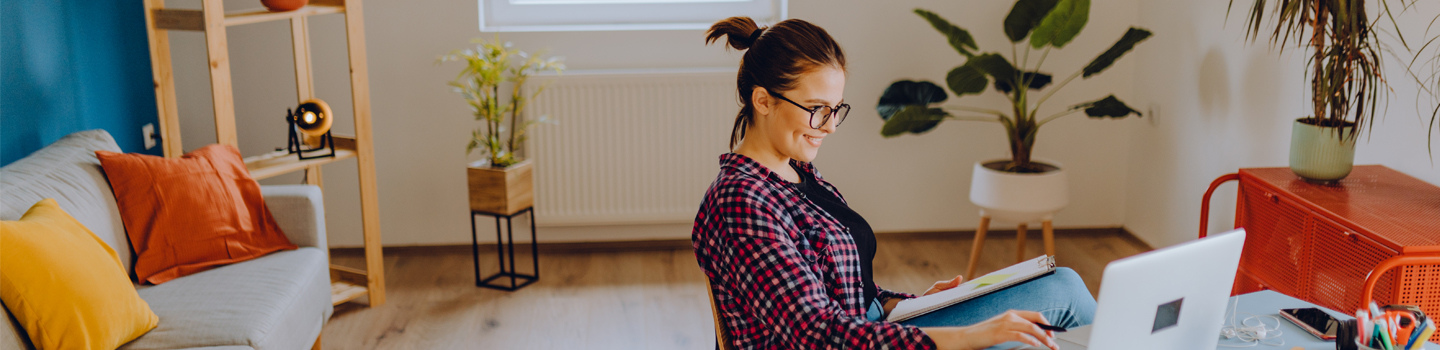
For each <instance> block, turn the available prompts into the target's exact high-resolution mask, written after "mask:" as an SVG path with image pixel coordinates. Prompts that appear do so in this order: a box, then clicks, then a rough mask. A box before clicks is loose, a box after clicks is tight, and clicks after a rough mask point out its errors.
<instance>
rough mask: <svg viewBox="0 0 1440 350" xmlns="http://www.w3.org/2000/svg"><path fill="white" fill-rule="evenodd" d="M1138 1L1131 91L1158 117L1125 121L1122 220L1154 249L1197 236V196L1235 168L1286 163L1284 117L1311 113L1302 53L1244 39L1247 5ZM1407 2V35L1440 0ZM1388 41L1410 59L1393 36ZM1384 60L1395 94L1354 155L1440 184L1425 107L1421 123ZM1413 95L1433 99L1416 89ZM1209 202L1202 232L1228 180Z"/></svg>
mask: <svg viewBox="0 0 1440 350" xmlns="http://www.w3.org/2000/svg"><path fill="white" fill-rule="evenodd" d="M1240 2H1243V3H1249V1H1240ZM1139 5H1140V6H1139V9H1140V14H1139V16H1140V17H1139V23H1141V24H1142V25H1144V26H1147V27H1149V28H1151V29H1153V30H1154V31H1155V32H1156V33H1157V35H1156V37H1155V39H1152V40H1151V42H1150V43H1149V44H1150V45H1152V46H1151V47H1149V48H1148V50H1144V51H1141V52H1140V55H1139V56H1138V57H1136V58H1139V60H1137V61H1138V62H1139V64H1138V67H1139V70H1138V71H1137V72H1136V74H1135V87H1136V89H1135V92H1136V98H1135V99H1136V100H1140V101H1148V102H1149V103H1150V104H1151V106H1153V107H1154V108H1155V117H1154V118H1150V119H1148V120H1147V122H1145V123H1140V124H1134V125H1133V126H1134V128H1132V129H1131V133H1130V135H1129V136H1130V141H1129V144H1128V146H1127V148H1129V149H1130V150H1131V151H1130V156H1129V158H1128V161H1127V165H1128V169H1129V171H1128V173H1129V174H1130V175H1129V176H1128V179H1129V181H1128V182H1127V183H1126V185H1125V191H1126V193H1127V196H1126V198H1125V205H1126V209H1125V213H1124V217H1125V227H1126V228H1128V229H1129V230H1130V231H1132V232H1135V233H1136V234H1137V235H1138V236H1139V237H1140V238H1141V239H1143V240H1145V241H1146V242H1148V243H1150V244H1151V245H1153V246H1157V247H1159V246H1167V245H1171V244H1175V243H1179V242H1183V241H1185V240H1188V239H1192V238H1194V237H1195V235H1196V233H1197V232H1198V231H1197V230H1198V228H1199V213H1200V199H1201V197H1202V195H1203V194H1204V192H1205V188H1206V187H1207V186H1208V185H1209V183H1210V181H1211V180H1213V179H1215V178H1216V177H1218V176H1220V175H1223V174H1227V173H1233V172H1235V170H1236V169H1237V168H1241V167H1272V166H1285V165H1286V164H1288V161H1289V158H1288V157H1289V142H1290V127H1291V123H1292V121H1293V120H1294V119H1296V118H1299V117H1302V116H1305V115H1308V114H1309V112H1308V111H1309V105H1308V103H1307V99H1308V96H1307V95H1306V93H1305V91H1306V85H1307V83H1306V82H1307V80H1306V79H1305V78H1304V76H1303V75H1302V74H1303V72H1302V70H1303V69H1304V67H1305V62H1304V61H1303V57H1301V56H1303V54H1301V53H1300V51H1292V50H1287V51H1286V54H1285V55H1283V56H1282V55H1279V54H1278V53H1276V52H1273V51H1271V50H1270V49H1269V48H1268V47H1267V46H1266V45H1264V44H1260V45H1250V44H1247V43H1246V42H1245V41H1244V40H1243V36H1244V28H1243V27H1242V26H1241V25H1240V23H1239V22H1240V21H1242V20H1243V19H1244V16H1245V14H1244V13H1242V12H1237V13H1233V14H1231V16H1232V17H1231V18H1230V23H1229V24H1228V25H1227V24H1226V23H1225V6H1224V5H1225V4H1224V2H1205V1H1187V0H1149V1H1142V2H1140V3H1139ZM1415 11H1416V13H1414V14H1408V15H1405V16H1401V17H1400V18H1401V20H1402V26H1401V29H1402V30H1404V31H1406V32H1405V33H1406V34H1410V35H1412V36H1409V37H1407V38H1418V37H1419V35H1418V34H1419V33H1422V32H1423V31H1424V29H1425V25H1426V24H1427V21H1428V20H1429V19H1430V18H1431V17H1433V16H1434V14H1436V13H1440V4H1436V3H1433V2H1425V3H1423V4H1421V6H1419V7H1418V8H1417V9H1415ZM1417 14H1418V16H1417ZM1389 32H1393V30H1392V31H1389ZM1412 33H1413V34H1412ZM1387 35H1388V34H1387ZM1410 40H1416V39H1410ZM1390 44H1391V45H1393V48H1394V49H1396V50H1397V51H1396V54H1399V55H1400V56H1402V57H1406V58H1408V57H1409V54H1408V53H1405V52H1404V49H1403V47H1401V46H1400V45H1399V44H1398V42H1391V43H1390ZM1412 45H1413V43H1412ZM1432 52H1433V51H1432ZM1385 59H1386V60H1388V62H1387V65H1386V71H1385V72H1386V74H1388V75H1389V79H1390V81H1391V82H1392V87H1393V88H1394V93H1393V94H1392V95H1391V96H1392V99H1391V101H1390V103H1389V105H1388V109H1386V110H1385V111H1383V112H1382V113H1381V114H1383V116H1382V117H1381V119H1380V121H1379V122H1378V123H1377V124H1376V127H1375V128H1374V129H1373V131H1372V132H1371V133H1370V134H1369V135H1368V137H1362V139H1361V140H1360V143H1359V148H1358V150H1357V151H1356V155H1355V162H1356V164H1382V165H1385V166H1388V167H1391V168H1394V169H1396V170H1399V171H1401V172H1404V173H1407V174H1410V175H1411V176H1415V177H1418V178H1420V179H1422V180H1425V181H1428V182H1430V183H1434V184H1440V168H1436V167H1435V165H1434V163H1433V162H1432V161H1431V158H1429V157H1428V156H1427V152H1426V150H1425V147H1426V143H1425V142H1426V135H1425V129H1426V125H1425V124H1426V122H1428V120H1429V119H1428V112H1427V114H1426V116H1425V119H1424V120H1423V121H1422V120H1421V119H1420V117H1419V116H1418V115H1417V113H1416V107H1415V106H1416V99H1415V97H1416V92H1417V85H1415V84H1414V83H1412V82H1411V81H1408V80H1407V79H1408V78H1405V77H1404V73H1403V71H1402V70H1399V68H1401V67H1402V64H1403V60H1400V59H1395V58H1394V56H1389V55H1387V57H1385ZM1137 61H1132V62H1131V63H1132V64H1134V63H1135V62H1137ZM1420 102H1421V103H1422V104H1431V103H1433V102H1431V101H1430V100H1429V99H1428V98H1424V97H1422V99H1421V100H1420ZM1431 105H1432V106H1433V104H1431ZM1213 202H1214V204H1213V206H1212V207H1211V213H1212V220H1211V224H1210V227H1211V231H1212V232H1217V231H1220V230H1222V229H1225V228H1229V227H1231V225H1232V224H1233V222H1234V211H1235V205H1234V204H1235V185H1234V183H1231V184H1227V185H1225V186H1222V187H1221V188H1220V190H1219V191H1217V195H1216V196H1215V198H1214V199H1213Z"/></svg>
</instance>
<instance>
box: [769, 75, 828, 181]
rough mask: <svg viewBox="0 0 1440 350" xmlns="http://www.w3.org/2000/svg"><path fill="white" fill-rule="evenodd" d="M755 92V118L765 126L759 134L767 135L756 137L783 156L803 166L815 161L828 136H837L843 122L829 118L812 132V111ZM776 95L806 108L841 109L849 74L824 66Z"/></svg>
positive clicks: (818, 118)
mask: <svg viewBox="0 0 1440 350" xmlns="http://www.w3.org/2000/svg"><path fill="white" fill-rule="evenodd" d="M755 90H756V96H754V97H752V98H754V99H756V100H757V101H756V102H757V103H755V104H754V106H755V107H756V111H755V112H756V113H755V114H756V117H757V119H758V120H757V122H758V123H759V124H762V126H763V127H762V128H761V130H757V131H761V132H762V133H763V135H752V136H760V137H764V138H766V140H767V141H769V142H768V143H769V144H771V145H773V146H774V147H775V150H776V151H777V152H779V153H780V155H782V156H785V157H788V158H791V159H795V160H798V161H802V162H810V161H814V160H815V155H816V154H817V153H819V152H820V144H821V143H822V142H823V140H824V139H825V136H828V135H830V134H831V133H833V132H835V127H836V123H838V122H839V118H837V117H832V118H829V119H830V120H829V121H827V122H826V123H825V124H824V125H820V128H819V129H816V128H812V127H810V111H809V110H806V109H801V108H800V107H797V106H795V105H794V104H791V103H790V102H786V101H785V100H781V99H779V98H775V97H772V96H763V95H765V94H764V92H762V90H763V89H755ZM775 93H776V94H778V95H781V96H784V97H785V98H788V99H790V101H795V103H798V104H800V105H801V106H805V108H814V107H818V106H838V105H840V104H841V103H844V102H843V99H844V94H845V72H844V71H842V70H840V69H839V68H836V67H833V66H828V65H826V66H821V67H818V68H815V69H811V70H810V71H809V72H805V73H804V74H801V75H800V78H799V79H797V80H796V85H795V89H793V90H790V91H785V92H778V91H776V92H775ZM823 118H824V116H823V115H820V114H819V113H816V115H815V122H816V123H819V122H820V120H821V119H823Z"/></svg>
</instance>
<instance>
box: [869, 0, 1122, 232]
mask: <svg viewBox="0 0 1440 350" xmlns="http://www.w3.org/2000/svg"><path fill="white" fill-rule="evenodd" d="M1089 12H1090V1H1089V0H1020V1H1017V2H1016V3H1015V7H1014V8H1012V9H1011V10H1010V14H1009V15H1007V16H1006V17H1005V21H1004V25H1005V28H1004V29H1005V36H1006V38H1008V39H1009V40H1010V42H1011V47H1010V48H1009V50H1005V51H1007V52H1006V53H1009V54H1010V55H1009V57H1006V55H1004V54H1001V53H998V52H982V51H981V50H980V49H979V48H978V47H977V46H976V44H975V39H974V38H973V37H972V36H971V35H970V33H969V32H968V31H966V30H965V29H962V28H960V27H958V26H955V25H954V24H951V23H950V22H949V21H946V20H945V19H943V18H941V17H940V16H939V15H936V14H934V13H932V12H930V11H926V10H923V9H916V10H915V13H916V14H918V15H920V17H922V18H924V19H925V20H926V21H928V22H929V23H930V25H931V26H933V27H934V28H935V29H936V30H938V31H940V33H942V34H944V35H945V37H946V39H947V40H948V41H949V43H950V46H951V47H952V48H954V49H955V51H957V52H959V53H960V55H961V56H964V57H965V63H964V64H962V65H960V66H958V67H955V68H954V69H951V70H950V72H949V73H948V74H946V75H945V83H946V86H948V87H949V88H950V91H951V92H953V93H954V94H955V96H956V97H960V96H964V95H978V94H982V93H984V92H985V90H986V89H987V88H988V87H992V86H993V87H994V89H995V90H996V91H998V92H1000V93H1002V94H1004V95H1005V97H1006V99H1008V100H1009V102H1010V103H1009V106H1007V107H1008V108H1007V109H1008V110H1006V111H1002V110H996V109H990V108H979V107H973V106H964V105H955V104H944V102H946V100H947V99H948V98H949V96H947V94H946V92H945V89H943V88H941V87H940V86H938V85H936V84H934V83H931V82H929V81H918V82H917V81H909V80H901V81H897V82H894V83H892V84H890V86H889V87H887V88H886V89H885V92H884V93H883V94H882V95H881V96H880V102H879V104H878V106H877V107H876V109H877V110H878V112H879V113H880V118H882V119H884V120H885V125H884V126H883V127H882V128H881V129H880V134H881V135H883V136H885V137H894V136H897V135H901V134H905V133H912V134H923V133H925V132H928V131H930V130H932V129H934V128H935V126H937V125H939V124H940V122H942V121H945V120H972V121H983V122H994V123H999V124H1001V125H1003V126H1004V130H1005V135H1006V137H1007V138H1008V139H1009V141H1010V157H1009V158H1002V159H990V160H984V161H980V162H977V163H975V166H974V176H973V177H972V181H971V185H970V201H971V202H974V203H975V204H976V205H978V206H980V207H981V208H983V209H984V213H983V215H985V216H987V217H992V218H994V219H997V220H1003V221H1010V222H1019V223H1022V224H1023V223H1026V222H1032V221H1039V220H1044V221H1047V222H1048V220H1049V217H1050V216H1051V215H1053V214H1054V213H1055V212H1058V211H1060V209H1063V208H1064V207H1065V206H1066V205H1067V204H1068V203H1069V190H1068V184H1067V180H1066V177H1065V170H1064V168H1062V167H1061V164H1060V163H1058V162H1054V161H1047V160H1040V159H1036V158H1032V155H1031V151H1032V150H1033V147H1034V145H1035V138H1036V135H1038V133H1039V131H1040V127H1041V126H1044V125H1045V124H1046V123H1049V122H1051V121H1054V120H1055V119H1057V118H1060V117H1064V116H1067V115H1071V114H1076V113H1085V114H1086V115H1088V116H1090V117H1094V118H1124V117H1126V116H1129V115H1131V114H1134V115H1136V116H1140V115H1141V114H1140V112H1139V111H1136V110H1134V109H1132V108H1130V107H1129V106H1127V105H1126V104H1125V103H1124V102H1121V101H1120V100H1119V99H1116V98H1115V96H1114V95H1109V96H1105V97H1103V98H1100V99H1097V100H1093V101H1088V102H1082V103H1078V104H1072V105H1069V106H1067V107H1062V108H1057V109H1048V110H1042V107H1043V106H1044V104H1045V102H1048V101H1049V99H1050V97H1051V96H1054V94H1055V92H1056V91H1058V90H1060V89H1061V88H1064V87H1065V86H1066V85H1068V84H1069V83H1070V82H1071V81H1074V80H1075V79H1076V78H1090V77H1092V76H1095V75H1096V74H1099V73H1100V72H1101V71H1104V70H1105V69H1106V68H1109V67H1110V66H1111V65H1112V64H1113V63H1115V60H1116V59H1119V58H1120V56H1122V55H1124V54H1125V53H1126V52H1128V51H1130V49H1131V48H1133V47H1134V46H1135V44H1137V43H1139V42H1141V41H1143V40H1145V39H1146V38H1149V37H1150V32H1149V31H1147V30H1144V29H1140V28H1135V27H1131V28H1130V29H1129V30H1128V31H1126V32H1125V34H1123V35H1122V36H1121V37H1120V40H1119V41H1117V42H1116V43H1115V44H1114V45H1112V46H1111V47H1110V48H1109V49H1108V50H1105V51H1104V52H1102V53H1100V55H1099V57H1096V58H1095V59H1094V60H1092V61H1091V62H1090V63H1089V64H1087V65H1085V66H1084V67H1083V68H1080V69H1079V70H1078V71H1076V72H1075V73H1074V74H1071V75H1069V76H1068V77H1066V78H1065V79H1064V80H1062V81H1060V83H1058V84H1054V86H1051V85H1052V84H1051V82H1052V76H1051V75H1050V74H1048V73H1044V72H1042V71H1041V66H1042V65H1043V64H1044V63H1045V57H1046V56H1048V54H1049V53H1050V51H1051V50H1052V49H1060V48H1063V47H1064V46H1065V45H1066V44H1068V43H1070V41H1071V40H1072V39H1074V38H1075V36H1076V35H1079V34H1080V30H1081V29H1083V28H1084V27H1085V23H1086V22H1087V21H1088V19H1089ZM1032 53H1033V54H1034V55H1032ZM1012 62H1015V63H1019V64H1015V63H1012ZM1040 92H1044V93H1043V94H1042V95H1040V97H1039V98H1034V97H1033V96H1032V95H1031V94H1032V93H1040ZM1042 112H1044V113H1045V114H1043V117H1042V114H1041V113H1042Z"/></svg>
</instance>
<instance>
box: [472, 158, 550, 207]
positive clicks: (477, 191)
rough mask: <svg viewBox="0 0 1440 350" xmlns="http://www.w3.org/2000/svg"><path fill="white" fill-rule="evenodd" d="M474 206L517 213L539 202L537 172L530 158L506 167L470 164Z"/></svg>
mask: <svg viewBox="0 0 1440 350" xmlns="http://www.w3.org/2000/svg"><path fill="white" fill-rule="evenodd" d="M466 171H467V172H468V173H469V177H470V210H473V211H480V212H486V213H491V214H500V215H513V214H515V213H516V212H519V211H520V210H521V209H525V208H529V207H531V206H534V205H535V181H534V179H535V172H534V166H533V164H532V163H531V162H530V161H529V160H525V161H523V162H519V163H515V164H514V165H511V166H509V167H505V168H492V167H481V168H477V167H468V168H467V169H466Z"/></svg>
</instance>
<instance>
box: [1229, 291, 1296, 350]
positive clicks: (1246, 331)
mask: <svg viewBox="0 0 1440 350" xmlns="http://www.w3.org/2000/svg"><path fill="white" fill-rule="evenodd" d="M1232 304H1233V308H1231V310H1230V322H1229V323H1228V324H1226V325H1225V327H1223V328H1220V336H1222V337H1225V339H1235V340H1239V341H1242V342H1244V343H1243V344H1238V345H1237V344H1224V343H1221V344H1217V345H1219V346H1224V347H1230V348H1248V347H1253V346H1257V345H1260V344H1265V345H1269V346H1284V345H1285V340H1284V339H1281V340H1280V342H1279V343H1269V342H1266V340H1269V339H1275V338H1279V337H1280V335H1281V334H1284V332H1282V331H1281V330H1280V318H1279V317H1275V316H1270V315H1254V314H1250V313H1248V312H1247V313H1245V314H1246V315H1250V316H1249V317H1246V318H1245V319H1243V320H1240V322H1239V323H1236V322H1235V318H1236V317H1238V315H1237V314H1239V311H1240V310H1238V309H1239V306H1240V305H1239V300H1235V301H1234V302H1233V303H1232ZM1266 317H1268V318H1270V319H1271V320H1274V321H1275V326H1274V327H1266V326H1265V318H1266ZM1251 320H1254V324H1251Z"/></svg>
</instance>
